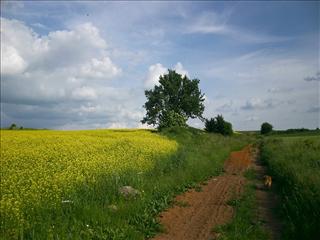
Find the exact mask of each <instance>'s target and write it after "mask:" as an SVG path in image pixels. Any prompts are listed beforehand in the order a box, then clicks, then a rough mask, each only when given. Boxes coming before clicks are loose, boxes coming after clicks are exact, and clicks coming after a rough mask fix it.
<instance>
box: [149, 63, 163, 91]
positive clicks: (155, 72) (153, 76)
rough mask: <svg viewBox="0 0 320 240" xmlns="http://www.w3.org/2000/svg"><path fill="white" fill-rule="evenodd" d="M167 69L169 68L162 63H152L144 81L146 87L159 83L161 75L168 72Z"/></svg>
mask: <svg viewBox="0 0 320 240" xmlns="http://www.w3.org/2000/svg"><path fill="white" fill-rule="evenodd" d="M167 71H168V70H167V68H165V67H164V66H162V64H161V63H157V64H154V65H151V66H150V67H149V71H148V75H147V77H146V79H145V82H144V85H145V87H146V88H152V87H153V86H154V85H156V84H158V82H159V77H160V75H163V74H166V73H167Z"/></svg>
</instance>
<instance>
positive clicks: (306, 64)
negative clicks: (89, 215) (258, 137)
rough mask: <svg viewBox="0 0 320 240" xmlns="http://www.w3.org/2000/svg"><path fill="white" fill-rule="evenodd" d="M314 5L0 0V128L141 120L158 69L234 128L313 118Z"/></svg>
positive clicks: (317, 75) (316, 76) (318, 76)
mask: <svg viewBox="0 0 320 240" xmlns="http://www.w3.org/2000/svg"><path fill="white" fill-rule="evenodd" d="M319 8H320V5H319V2H311V1H309V2H284V1H282V2H259V1H257V2H251V1H248V2H244V1H240V2H222V1H218V2H182V1H178V2H100V1H97V2H85V1H80V2H74V1H69V2H68V1H66V2H60V1H59V2H54V1H52V2H36V1H35V2H31V1H29V2H22V1H19V2H12V1H10V2H6V1H1V127H6V126H8V125H10V124H11V123H12V122H15V123H17V124H18V125H23V126H25V127H37V128H54V129H92V128H119V127H120V128H126V127H130V128H132V127H145V126H142V125H141V124H140V120H141V119H142V117H143V116H144V114H145V111H144V109H143V108H142V105H143V104H144V102H145V100H146V99H145V96H144V90H145V89H149V88H152V87H153V86H154V85H155V84H157V80H158V77H159V75H160V74H164V73H166V71H167V69H168V68H170V69H176V71H177V72H179V73H181V74H186V75H187V76H189V77H190V78H198V79H200V88H201V89H202V92H203V93H205V96H206V101H205V106H206V109H205V113H204V116H205V117H213V116H215V115H216V114H223V116H224V117H225V119H226V120H228V121H230V122H232V124H233V126H234V128H235V129H238V130H249V129H258V128H260V125H261V123H262V122H264V121H268V122H270V123H272V124H273V125H274V127H275V128H276V129H287V128H298V127H299V128H300V127H307V128H316V127H319V124H320V123H319V122H320V120H319V119H320V116H319V115H320V112H319V111H320V107H319V102H320V98H319V91H320V70H319V20H320V19H319ZM190 124H191V125H193V126H196V127H203V125H202V123H201V122H200V121H198V120H192V121H190Z"/></svg>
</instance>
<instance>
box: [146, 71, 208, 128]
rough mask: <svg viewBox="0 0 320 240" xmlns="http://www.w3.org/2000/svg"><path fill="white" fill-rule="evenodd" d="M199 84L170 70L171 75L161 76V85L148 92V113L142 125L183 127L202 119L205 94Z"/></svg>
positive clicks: (195, 80) (197, 81)
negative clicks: (191, 120) (188, 122)
mask: <svg viewBox="0 0 320 240" xmlns="http://www.w3.org/2000/svg"><path fill="white" fill-rule="evenodd" d="M199 82H200V80H199V79H192V80H191V79H189V78H188V77H187V76H182V75H180V74H178V73H177V72H176V71H174V70H170V69H169V70H168V74H164V75H162V76H160V78H159V84H158V85H155V86H154V88H153V89H151V90H146V91H145V95H146V98H147V102H146V103H145V104H144V106H143V107H144V108H145V109H146V111H147V113H146V116H145V117H144V118H143V119H142V121H141V122H142V123H147V124H149V125H154V126H158V127H160V128H161V127H162V126H165V127H170V126H184V125H186V121H187V120H188V119H189V118H197V117H199V118H201V117H202V113H203V111H204V104H203V102H204V94H202V93H201V91H200V89H199ZM175 119H177V121H175ZM163 123H166V124H163Z"/></svg>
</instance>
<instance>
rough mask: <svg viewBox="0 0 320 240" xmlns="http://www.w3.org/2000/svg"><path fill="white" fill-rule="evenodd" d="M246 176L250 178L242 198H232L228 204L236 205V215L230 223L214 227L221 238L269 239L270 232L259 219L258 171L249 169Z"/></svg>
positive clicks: (235, 239) (221, 239) (220, 239)
mask: <svg viewBox="0 0 320 240" xmlns="http://www.w3.org/2000/svg"><path fill="white" fill-rule="evenodd" d="M244 176H245V177H246V179H247V180H248V182H247V184H246V185H245V187H244V191H243V193H242V196H241V197H240V198H234V199H231V200H230V201H229V202H228V204H229V205H230V206H232V207H234V210H235V216H234V217H233V219H232V221H231V222H230V223H228V224H225V225H222V226H219V227H217V228H215V229H213V231H214V232H216V233H218V239H219V240H231V239H234V240H256V239H259V240H268V239H270V237H269V234H268V233H267V232H266V230H265V229H264V228H263V226H262V223H261V222H258V221H257V214H256V212H257V207H258V206H257V201H256V194H255V184H254V181H255V180H256V173H255V171H254V170H253V169H251V168H250V169H248V170H247V171H246V172H245V173H244Z"/></svg>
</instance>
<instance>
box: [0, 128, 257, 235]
mask: <svg viewBox="0 0 320 240" xmlns="http://www.w3.org/2000/svg"><path fill="white" fill-rule="evenodd" d="M12 134H13V135H12V137H10V136H6V135H3V134H2V136H1V140H2V150H4V149H5V148H4V147H3V146H4V145H3V144H7V143H5V142H6V141H8V142H9V143H10V144H11V145H10V146H12V145H13V146H16V147H13V148H12V150H8V149H7V150H8V151H9V152H6V154H9V153H10V151H17V152H18V154H19V156H20V157H19V158H10V157H8V156H10V155H7V157H6V161H7V162H6V164H9V166H10V164H12V167H19V165H20V164H21V163H23V161H31V162H32V160H33V159H41V167H42V168H44V169H47V168H48V167H50V172H48V173H50V174H51V175H50V176H49V178H48V179H50V178H54V177H55V174H56V173H61V174H62V175H61V176H65V177H66V179H69V178H70V179H71V180H72V179H73V178H71V176H69V175H63V172H64V171H67V170H70V169H71V170H72V171H71V172H76V171H75V170H76V169H73V167H74V166H73V165H72V164H73V163H72V161H73V158H78V157H79V156H82V155H83V154H88V160H87V161H88V162H87V164H86V162H85V160H86V159H85V158H81V159H80V160H81V161H80V163H81V164H84V165H79V166H78V167H79V171H80V170H81V171H83V174H84V175H81V176H82V177H83V178H81V181H78V182H76V183H77V184H73V185H70V186H72V188H71V187H70V186H69V185H66V188H65V187H64V186H65V185H61V186H60V185H59V186H60V188H58V190H59V191H61V192H62V193H65V194H67V195H62V196H67V197H68V198H66V199H68V200H71V201H70V202H65V203H61V199H60V203H59V204H53V202H51V201H50V199H37V198H34V199H32V201H31V200H30V199H28V198H24V199H20V200H21V202H22V205H21V206H25V207H22V208H21V209H20V210H21V216H22V217H23V218H22V219H23V222H22V223H20V225H17V226H11V225H10V224H8V218H7V217H6V218H3V217H2V218H1V233H2V234H1V238H2V239H133V240H134V239H145V238H148V237H150V236H154V235H155V234H156V233H157V232H159V231H161V226H160V225H159V223H158V222H157V220H156V216H157V215H158V214H159V212H160V211H162V210H164V209H165V208H167V207H168V206H169V205H170V204H172V200H173V198H174V196H175V195H176V194H178V193H181V192H183V191H185V190H187V189H188V188H190V187H196V186H197V185H198V183H199V182H202V181H204V180H206V179H208V178H209V177H211V176H215V175H218V174H220V173H221V171H222V168H223V162H224V160H225V159H226V158H227V156H228V155H229V153H230V152H231V151H234V150H239V149H241V148H242V147H244V146H245V145H247V144H248V143H249V142H251V141H252V138H250V137H247V136H245V135H238V136H233V137H223V136H221V135H215V134H206V133H204V132H203V131H200V130H195V129H189V130H184V129H171V130H167V131H164V132H162V133H161V134H160V133H157V132H146V131H136V132H132V131H109V132H108V131H77V132H72V131H61V132H59V131H47V132H46V134H47V135H43V134H42V133H41V131H35V132H33V131H14V133H12ZM23 134H25V135H24V137H22V135H23ZM26 134H30V135H26ZM114 134H116V136H115V135H114ZM117 134H119V135H121V136H120V137H119V138H118V137H117V136H118V135H117ZM150 134H154V137H155V138H156V139H159V137H160V138H164V139H168V141H172V142H173V143H174V142H175V143H176V144H177V146H178V147H177V149H176V151H175V152H170V154H159V156H156V155H154V154H153V152H154V151H153V150H152V148H151V149H150V147H147V148H145V146H144V145H140V146H141V148H139V147H138V148H137V146H139V145H137V144H138V143H139V142H140V141H141V144H142V143H143V141H144V135H147V136H146V137H148V138H150V140H148V141H153V138H152V136H151V137H150ZM48 139H50V141H52V143H50V144H47V145H46V146H45V147H46V149H47V150H48V151H49V150H50V151H49V152H51V153H50V154H47V155H43V154H44V153H43V151H40V148H42V147H43V146H44V143H45V142H46V141H48ZM19 141H20V142H19ZM50 141H49V142H50ZM113 141H114V143H115V144H112V143H113ZM17 143H18V144H17ZM55 143H61V144H62V143H63V144H62V145H61V144H60V145H59V144H55ZM23 144H27V146H31V148H30V149H29V147H28V148H26V149H24V148H23V146H24V145H23ZM64 144H66V145H64ZM104 144H106V145H104ZM108 144H109V145H108ZM110 144H111V145H112V147H108V146H111V145H110ZM145 144H146V145H148V143H147V142H146V143H145ZM69 145H70V148H69V147H68V146H69ZM115 149H116V150H115ZM153 149H155V150H156V149H157V146H156V145H155V146H153ZM7 150H6V151H7ZM87 151H88V152H87ZM150 151H151V152H150ZM151 153H152V154H151ZM117 154H118V155H117ZM141 154H142V155H143V156H149V157H148V158H144V159H142V160H143V161H142V162H144V164H146V165H147V167H144V165H142V166H140V165H139V163H141V161H138V159H136V158H140V156H142V155H141ZM93 155H94V156H96V155H97V159H98V160H99V161H98V162H97V163H98V164H99V165H98V166H99V167H98V168H97V167H96V165H94V164H93V162H92V161H93V159H92V158H91V156H93ZM109 155H112V156H113V157H116V158H115V159H118V161H115V162H114V163H113V162H110V167H111V169H113V168H112V166H113V164H116V165H117V167H116V169H120V170H121V171H118V170H117V171H115V172H113V171H107V170H104V169H105V167H106V169H109V168H108V166H109V165H108V164H105V163H104V162H103V159H104V157H105V158H106V160H107V159H108V156H109ZM3 156H4V155H3V153H2V157H3ZM17 156H18V155H17ZM64 160H65V161H71V162H70V164H69V165H68V163H67V162H64ZM111 160H112V159H111ZM111 160H110V161H111ZM19 161H20V162H19ZM59 161H60V163H61V164H62V165H63V167H62V166H60V165H59V164H58V165H57V164H56V162H59ZM135 161H136V162H135ZM33 162H34V163H35V164H34V165H33V167H32V168H30V169H28V171H29V173H30V176H31V175H32V176H33V175H37V174H39V176H40V177H39V178H36V179H35V180H34V181H35V185H32V186H34V187H36V186H37V184H42V182H41V181H42V180H41V179H43V178H46V177H48V176H47V174H48V173H47V172H45V171H39V169H38V167H39V166H40V165H38V163H37V162H35V161H33ZM121 164H123V168H122V167H121ZM93 166H95V168H93ZM9 169H10V168H9ZM140 169H143V170H141V171H140ZM54 170H55V171H54ZM104 171H107V172H104ZM35 173H37V174H35ZM14 175H15V173H14V172H11V174H10V176H14ZM75 176H77V174H76V175H75ZM4 177H6V178H8V177H7V175H6V176H4V175H3V174H1V178H2V179H1V180H2V182H3V183H4V184H5V183H6V180H7V179H6V178H4ZM19 179H20V180H19V181H22V182H25V183H28V181H29V179H28V175H21V177H20V178H19ZM70 179H69V180H70ZM49 183H50V182H49ZM124 185H130V186H133V187H134V188H136V189H138V190H139V191H141V195H140V196H139V197H137V198H135V199H131V200H126V199H124V198H123V197H122V196H121V195H120V194H119V192H118V189H119V187H121V186H124ZM26 186H28V185H26ZM68 186H69V188H71V189H69V188H68ZM52 187H53V186H51V185H50V184H47V188H45V191H46V193H48V194H49V195H50V193H51V191H53V190H51V188H52ZM9 189H10V188H9ZM52 189H55V188H52ZM10 191H11V190H10ZM12 191H14V190H12ZM59 191H58V192H59ZM64 191H65V192H64ZM6 194H7V195H6V196H4V195H3V192H1V201H4V200H5V198H4V197H8V196H9V195H8V193H6ZM24 196H25V195H24ZM26 196H27V195H26ZM39 196H44V195H41V194H40V195H39ZM59 196H60V195H59ZM11 197H12V196H11ZM57 199H58V200H59V198H57ZM110 205H114V206H116V210H115V209H114V208H110ZM1 207H4V205H3V204H1ZM2 211H5V209H2ZM13 219H14V216H13ZM8 226H10V227H8Z"/></svg>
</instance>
